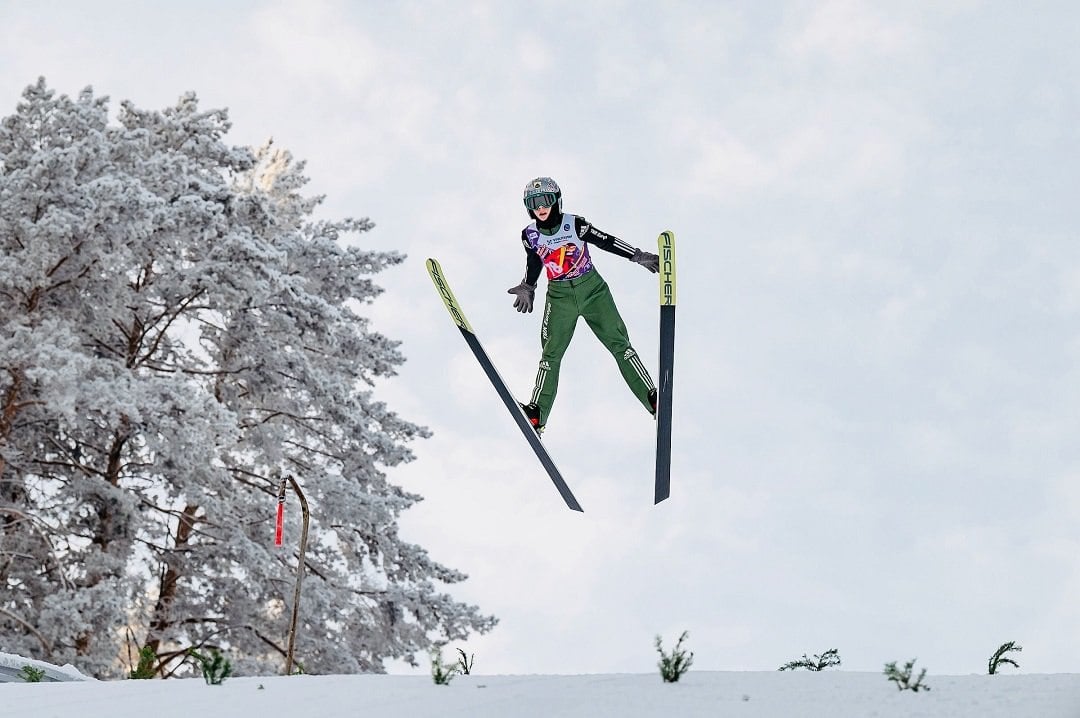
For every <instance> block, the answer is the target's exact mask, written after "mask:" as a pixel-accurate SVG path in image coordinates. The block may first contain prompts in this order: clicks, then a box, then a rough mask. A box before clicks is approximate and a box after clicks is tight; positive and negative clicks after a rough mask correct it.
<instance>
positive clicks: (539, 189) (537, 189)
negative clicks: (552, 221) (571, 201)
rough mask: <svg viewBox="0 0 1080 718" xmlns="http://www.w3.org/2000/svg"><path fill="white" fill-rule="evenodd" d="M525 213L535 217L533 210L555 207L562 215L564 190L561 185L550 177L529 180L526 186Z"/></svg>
mask: <svg viewBox="0 0 1080 718" xmlns="http://www.w3.org/2000/svg"><path fill="white" fill-rule="evenodd" d="M524 200H525V211H526V212H528V213H529V216H530V217H532V216H533V210H534V209H537V208H538V207H554V208H555V211H556V212H558V213H559V214H562V190H561V189H559V184H558V182H556V181H555V180H553V179H551V178H550V177H537V178H536V179H532V180H529V183H528V184H526V185H525V196H524Z"/></svg>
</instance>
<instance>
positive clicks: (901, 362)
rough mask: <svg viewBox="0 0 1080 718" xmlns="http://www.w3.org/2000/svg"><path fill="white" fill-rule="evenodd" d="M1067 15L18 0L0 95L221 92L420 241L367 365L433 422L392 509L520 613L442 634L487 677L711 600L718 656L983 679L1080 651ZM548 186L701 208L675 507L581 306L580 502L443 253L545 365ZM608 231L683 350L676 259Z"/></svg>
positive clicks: (1075, 99) (7, 103)
mask: <svg viewBox="0 0 1080 718" xmlns="http://www.w3.org/2000/svg"><path fill="white" fill-rule="evenodd" d="M1078 37H1080V10H1078V9H1077V6H1076V5H1075V4H1074V3H1071V2H1034V3H1014V2H1004V1H1001V2H977V1H975V0H958V1H956V2H922V3H918V2H915V3H913V2H884V3H883V2H853V1H843V0H838V1H822V2H750V1H747V2H739V3H733V2H706V1H702V2H680V3H676V2H671V3H667V2H648V3H646V2H581V0H573V1H570V2H530V3H522V2H510V1H507V0H492V1H491V2H479V1H477V2H436V1H431V2H343V1H341V2H336V1H333V0H302V1H300V0H296V1H292V0H280V1H277V2H254V1H251V2H242V1H232V2H197V1H195V0H188V1H187V2H184V3H159V2H149V1H147V2H134V1H128V2H122V1H120V0H96V1H95V2H93V3H84V2H81V1H78V2H76V1H74V0H72V1H70V2H49V1H45V0H38V1H36V2H30V1H27V2H15V1H12V0H5V1H3V2H0V116H7V115H10V114H11V113H12V112H13V111H14V108H15V105H16V103H17V102H18V101H19V96H20V93H21V92H22V90H23V89H24V88H25V87H26V86H27V85H29V84H31V83H33V82H35V81H36V79H37V78H38V77H39V76H42V75H43V76H45V78H46V80H47V82H48V84H49V85H50V86H51V87H52V88H53V89H55V90H57V91H59V92H62V93H65V94H69V95H74V94H76V93H78V92H79V91H80V90H81V89H82V88H84V87H86V86H92V87H93V88H94V90H95V92H96V93H98V94H104V95H108V96H110V97H111V98H112V102H113V107H114V109H115V107H116V106H118V104H119V102H120V101H121V100H126V99H129V100H132V101H133V102H134V103H135V104H136V105H138V106H140V107H144V108H155V109H161V108H164V107H166V106H169V105H171V104H173V103H175V101H176V100H177V98H178V97H179V96H180V95H181V94H182V93H184V92H186V91H195V92H196V93H197V94H198V96H199V98H200V101H201V104H202V106H203V107H204V108H207V109H209V108H218V107H227V108H229V110H230V116H231V118H232V120H233V123H234V125H233V129H232V132H231V133H230V135H229V139H230V140H231V141H232V142H233V143H234V144H260V143H262V142H263V141H264V140H266V139H267V138H269V137H273V138H274V140H275V143H276V144H277V145H278V146H282V147H285V148H287V149H289V150H291V151H292V152H293V154H294V155H295V156H296V157H298V158H301V159H304V160H306V161H307V173H308V175H309V176H310V177H311V183H310V185H309V189H310V193H311V194H325V195H326V201H325V203H324V205H323V207H322V209H321V212H322V213H323V215H324V216H326V217H334V218H340V217H344V216H358V217H363V216H366V217H370V218H371V219H372V220H373V221H374V222H375V223H376V224H377V227H376V229H375V230H374V231H372V232H370V233H368V234H366V235H364V237H363V238H362V241H363V242H364V244H365V245H366V246H370V247H373V248H377V249H395V250H400V251H402V252H404V253H406V254H407V255H408V260H407V261H406V262H405V263H404V264H403V265H402V266H400V267H397V268H395V269H393V270H391V271H389V272H388V273H386V274H385V275H383V276H382V277H380V283H381V284H382V286H384V287H385V288H386V290H387V291H386V294H385V295H383V297H381V298H380V299H379V300H378V301H377V303H376V304H375V305H373V306H372V307H370V316H372V317H373V319H374V320H375V323H376V327H377V328H378V329H379V330H380V331H382V332H383V333H385V334H387V335H388V336H390V337H392V338H395V339H398V340H400V341H401V342H402V350H403V352H404V353H405V355H406V356H407V357H408V362H407V364H405V365H404V366H403V367H402V368H401V371H400V374H399V376H397V377H396V378H394V379H393V380H391V381H388V382H386V383H384V384H383V385H382V386H381V387H380V389H379V391H380V392H381V394H382V397H383V398H384V400H385V401H387V402H388V403H389V404H390V406H391V407H392V408H394V409H396V410H397V411H398V413H399V414H401V415H402V416H403V417H404V418H406V419H409V420H412V421H415V422H418V423H421V424H424V425H426V426H428V427H430V428H431V429H432V430H433V432H434V437H433V438H431V439H429V440H425V441H421V442H420V443H418V444H416V445H415V446H414V449H415V452H416V456H417V458H416V460H415V461H414V462H412V463H411V464H409V465H408V466H406V467H403V468H399V469H395V470H393V471H392V474H391V477H392V479H393V480H394V481H396V482H397V483H399V484H401V485H403V486H405V487H406V488H408V489H409V490H411V491H415V492H417V493H419V494H422V495H423V496H425V497H426V499H425V501H424V502H423V503H421V504H420V505H419V506H417V507H416V508H414V509H412V510H410V511H409V512H407V514H406V515H405V516H404V517H403V518H402V523H401V525H402V531H403V534H404V536H405V537H406V538H407V539H410V540H412V541H414V542H416V543H419V544H421V545H423V546H425V547H427V548H428V549H429V550H430V552H431V554H432V555H433V556H434V558H436V559H437V560H439V561H441V562H443V563H445V564H447V565H449V566H452V567H454V568H457V569H460V570H462V571H464V572H466V573H467V574H469V576H470V578H469V580H468V581H467V582H465V583H464V584H461V585H459V586H456V587H453V588H452V589H451V590H452V593H453V594H454V595H455V596H456V597H458V598H459V599H461V600H465V601H468V602H470V603H475V604H477V605H479V606H480V607H481V608H482V609H483V610H484V611H486V612H488V613H492V614H494V615H496V616H498V617H499V618H500V619H501V622H500V624H499V625H498V626H497V627H496V629H495V630H494V631H493V632H492V633H491V634H489V635H487V636H484V637H478V638H475V639H473V640H471V641H469V642H468V643H467V644H455V645H453V646H452V648H456V647H458V645H460V647H462V648H464V649H465V650H467V651H469V652H472V653H475V654H476V670H477V671H478V672H482V673H551V672H567V673H577V672H616V671H635V672H636V671H651V670H653V667H654V664H655V659H656V654H655V652H654V651H653V648H652V641H653V638H654V636H656V635H657V634H661V635H663V636H664V637H665V641H666V643H671V642H673V641H674V639H675V638H676V637H677V635H678V634H679V633H680V632H681V631H683V630H689V631H690V638H689V641H688V644H689V647H690V648H691V649H692V650H693V651H694V652H695V663H694V666H695V668H698V669H721V670H771V669H774V668H776V667H778V666H779V665H780V664H782V663H784V662H786V661H788V660H791V659H793V658H798V657H800V656H801V655H802V654H804V653H808V654H814V653H821V652H823V651H825V650H827V649H829V648H838V649H839V650H840V655H841V657H842V659H843V667H844V668H846V669H850V670H870V671H878V670H881V667H882V666H883V665H884V663H885V662H888V661H894V660H908V659H910V658H914V657H918V659H919V665H920V666H925V667H927V668H928V669H929V671H930V672H931V674H933V673H938V674H941V673H969V672H983V671H985V665H986V661H987V658H988V657H989V656H990V654H991V653H992V652H993V651H994V650H995V649H996V648H997V647H998V646H999V645H1000V644H1001V643H1003V642H1005V641H1007V640H1016V641H1018V642H1019V643H1020V644H1022V645H1023V647H1024V652H1023V654H1021V655H1020V656H1018V658H1019V660H1020V663H1021V666H1022V669H1023V670H1024V671H1025V672H1076V671H1080V656H1078V653H1077V646H1078V645H1080V244H1078V239H1080V237H1078V234H1080V233H1078V229H1077V227H1078V220H1080V202H1078V200H1077V189H1078V187H1080V169H1078V168H1080V121H1078V120H1080V47H1078V44H1077V38H1078ZM536 175H550V176H552V177H554V178H556V180H557V181H559V183H560V184H561V185H562V187H563V193H564V197H565V208H566V210H567V211H569V212H573V213H577V214H581V215H584V216H585V217H587V218H588V219H590V220H591V221H592V222H594V223H595V224H596V225H597V226H598V227H599V228H600V229H602V230H605V231H607V232H610V233H613V234H615V235H617V236H619V237H620V238H622V239H624V240H626V241H627V242H630V243H631V244H633V245H635V246H639V247H643V248H647V249H653V251H655V242H656V236H657V234H659V232H661V231H662V230H665V229H671V230H673V231H674V232H675V233H676V235H677V237H678V259H679V270H680V272H679V294H678V298H679V305H678V327H677V330H676V367H675V374H674V378H675V382H674V383H675V408H674V438H673V454H674V457H673V469H672V497H671V499H670V500H668V501H667V502H665V503H663V504H661V505H659V506H656V507H654V506H653V505H652V465H653V451H654V436H653V432H654V425H653V422H652V420H651V418H650V417H649V416H648V414H647V413H645V412H644V411H642V409H641V407H640V405H639V404H638V403H637V401H636V400H635V399H634V397H633V396H632V395H631V394H630V392H629V391H628V390H627V389H626V387H625V385H624V384H623V382H622V379H621V377H620V376H619V374H618V371H617V368H616V365H615V363H614V362H613V361H612V359H611V357H610V355H608V354H607V353H606V351H605V350H604V349H603V348H602V346H601V345H600V344H599V342H598V341H596V339H595V338H594V337H593V336H592V335H591V333H590V332H589V330H588V328H587V327H586V326H585V325H584V324H583V323H582V324H581V325H580V326H579V327H578V332H577V334H576V336H575V339H574V342H573V344H572V345H571V347H570V351H569V352H568V353H567V356H566V359H565V360H564V363H563V375H562V382H561V388H560V393H559V398H558V400H557V402H556V404H555V408H554V412H553V415H552V417H551V421H550V424H549V428H548V431H547V432H546V433H545V439H544V441H545V444H546V445H547V446H548V448H549V450H550V451H551V453H552V454H553V456H554V457H555V460H556V462H557V463H558V464H559V466H560V467H561V468H562V470H563V473H564V475H565V476H566V478H567V480H568V482H569V483H570V485H571V487H572V488H573V489H574V491H575V492H576V494H577V496H578V498H579V500H580V501H581V503H582V504H583V506H584V508H585V513H584V514H577V513H574V512H571V511H568V510H567V509H566V508H565V507H564V505H563V504H562V501H561V500H560V498H559V497H558V494H557V493H556V492H555V489H554V488H553V487H552V485H551V483H550V481H549V480H548V478H547V476H546V475H545V474H544V472H543V470H542V469H541V468H540V466H539V464H538V463H537V461H536V460H535V458H534V457H533V455H532V452H531V451H530V450H529V448H528V446H527V444H526V443H525V442H524V440H523V439H522V437H521V436H520V434H519V432H518V430H517V428H515V426H514V425H513V424H512V422H511V420H510V417H509V415H507V413H506V411H505V409H504V408H503V407H502V405H501V403H500V402H499V400H498V398H497V396H496V395H495V393H494V392H493V391H492V390H491V388H490V386H489V385H488V383H487V380H486V379H485V378H484V376H483V374H482V373H481V371H480V369H479V367H478V366H477V365H476V363H475V361H474V360H473V358H472V355H471V354H470V353H469V352H468V350H467V348H466V346H465V344H464V342H463V341H462V340H461V338H460V335H459V334H458V332H457V330H456V329H455V327H454V326H453V325H452V324H451V323H450V320H449V318H448V316H447V314H446V312H445V310H444V309H443V307H442V303H441V302H440V301H439V298H438V296H437V295H436V294H435V292H434V289H433V288H432V286H431V283H430V281H429V279H428V277H427V274H426V272H425V271H424V259H425V258H427V257H431V256H433V257H438V258H439V259H440V260H441V262H442V264H443V268H444V270H445V271H446V274H447V276H448V278H449V279H450V281H451V282H452V284H453V288H454V290H455V293H456V294H457V296H458V298H459V300H460V301H461V302H462V304H463V306H464V309H465V312H466V315H467V316H468V318H469V320H470V321H471V323H472V324H473V326H474V327H475V329H476V330H477V332H478V334H479V336H480V339H481V341H482V342H483V343H484V344H485V346H486V347H487V349H488V351H489V353H490V354H491V356H492V358H493V360H494V361H495V363H496V364H497V366H498V367H499V369H500V371H501V372H502V374H503V376H504V377H505V378H506V379H507V380H508V382H509V383H510V384H511V386H512V388H513V389H514V390H515V391H516V392H517V393H518V395H519V396H525V395H527V393H528V392H529V391H530V390H531V387H532V380H533V376H534V374H535V372H536V362H537V360H538V358H539V321H540V314H539V312H536V313H533V314H529V315H520V314H518V313H516V312H515V311H514V310H513V309H512V307H511V304H512V299H513V298H512V297H510V296H509V295H507V294H506V289H507V288H508V287H511V286H513V285H514V284H516V283H517V282H518V281H520V279H521V277H522V275H523V271H524V265H525V255H524V251H523V249H522V248H521V245H520V243H519V239H518V237H519V233H520V230H521V228H522V226H524V224H525V223H526V222H527V217H526V215H525V211H524V209H523V207H522V205H521V199H520V198H521V189H522V187H523V186H524V184H525V182H526V181H527V180H528V179H530V178H532V177H533V176H536ZM594 260H595V262H596V264H597V266H598V269H599V271H600V272H601V273H602V274H603V276H604V277H605V278H606V279H607V280H608V283H609V284H610V285H611V288H612V291H613V293H614V296H615V299H616V302H617V304H618V306H619V308H620V310H621V311H622V314H623V317H624V319H625V320H626V322H627V325H628V327H629V330H630V337H631V341H632V342H633V344H634V345H635V347H636V348H637V349H638V351H639V352H640V353H641V355H642V356H643V357H644V358H645V359H646V362H647V365H648V366H649V368H650V370H651V371H653V372H654V376H655V368H656V352H657V316H658V312H657V306H656V305H657V284H656V278H655V276H654V275H651V274H648V273H647V272H646V271H645V270H643V269H642V268H641V267H638V266H637V265H634V264H631V263H630V262H627V261H625V260H623V259H621V258H618V257H616V256H614V255H609V254H607V253H604V252H599V251H597V252H594ZM273 508H274V507H273V506H271V505H268V506H267V511H268V512H271V511H272V510H273ZM314 508H315V510H316V511H317V510H318V507H314ZM268 540H269V536H268ZM283 630H284V627H283ZM394 670H395V671H398V672H407V671H408V669H407V668H406V667H404V666H395V668H394ZM421 670H423V671H426V667H422V668H421Z"/></svg>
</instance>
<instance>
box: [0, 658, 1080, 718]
mask: <svg viewBox="0 0 1080 718" xmlns="http://www.w3.org/2000/svg"><path fill="white" fill-rule="evenodd" d="M27 662H29V661H27ZM8 663H10V661H9V662H8ZM75 677H77V676H75ZM925 683H926V684H927V685H929V686H930V688H931V690H930V691H929V692H925V691H920V692H919V693H913V692H911V691H898V690H897V689H896V687H895V686H894V684H892V683H890V682H889V681H888V680H887V679H886V678H885V676H884V675H881V674H876V673H851V672H844V671H824V672H820V673H810V672H785V673H781V672H746V673H736V672H708V671H703V672H695V671H691V672H690V673H688V674H686V675H685V676H684V677H683V679H682V680H681V681H679V682H678V683H673V684H666V683H663V682H662V681H661V680H660V677H659V675H658V674H614V675H603V674H596V675H574V676H541V675H529V676H479V675H470V676H458V677H456V678H455V679H454V680H453V681H452V682H451V683H450V685H447V686H437V685H435V684H434V683H433V682H432V681H431V679H430V678H428V677H425V676H393V675H367V676H292V677H282V676H273V677H256V678H231V679H228V680H227V681H225V683H224V684H222V685H220V686H210V685H207V684H206V683H205V682H204V681H203V680H201V679H187V680H148V681H135V680H125V681H93V680H87V681H79V680H74V681H72V682H60V683H36V684H25V683H6V684H2V685H0V717H2V718H23V717H26V718H30V717H31V716H32V717H33V718H146V716H155V718H173V717H174V716H175V717H176V718H181V717H183V718H190V716H200V717H205V718H210V717H215V718H216V717H217V716H230V717H231V716H237V717H240V716H257V717H258V718H307V717H309V716H315V717H317V718H337V717H338V716H341V717H342V718H345V717H346V716H347V717H348V718H355V717H356V716H365V718H378V717H380V716H387V717H389V716H393V717H395V718H400V717H407V718H426V717H427V716H431V717H432V718H434V717H436V716H437V717H438V718H452V717H453V716H468V717H469V718H577V717H580V718H645V717H646V716H648V717H649V718H652V717H654V716H664V717H665V718H667V717H668V716H678V717H679V718H698V717H700V718H706V717H708V718H727V717H729V716H731V717H736V718H818V717H821V718H826V717H827V718H871V717H874V718H915V717H916V716H921V717H923V718H999V717H1000V718H1006V717H1008V718H1080V675H1077V674H1055V675H997V676H980V675H972V676H927V678H926V679H925Z"/></svg>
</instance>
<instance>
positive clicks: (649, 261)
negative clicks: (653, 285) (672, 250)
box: [630, 249, 660, 274]
mask: <svg viewBox="0 0 1080 718" xmlns="http://www.w3.org/2000/svg"><path fill="white" fill-rule="evenodd" d="M630 261H631V262H633V263H634V264H640V265H641V266H642V267H645V269H648V270H649V271H650V272H652V273H653V274H656V273H657V272H659V271H660V257H659V256H657V255H655V254H653V253H652V252H643V251H641V250H640V249H635V250H634V256H632V257H630Z"/></svg>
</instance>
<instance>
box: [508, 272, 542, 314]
mask: <svg viewBox="0 0 1080 718" xmlns="http://www.w3.org/2000/svg"><path fill="white" fill-rule="evenodd" d="M535 292H536V287H534V286H533V285H531V284H529V283H527V282H526V281H525V280H524V279H523V280H521V284H519V285H517V286H516V287H511V288H510V289H507V290H506V293H507V294H513V295H514V309H516V310H518V311H519V312H521V313H523V314H524V313H525V312H531V311H532V308H533V294H534V293H535Z"/></svg>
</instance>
